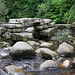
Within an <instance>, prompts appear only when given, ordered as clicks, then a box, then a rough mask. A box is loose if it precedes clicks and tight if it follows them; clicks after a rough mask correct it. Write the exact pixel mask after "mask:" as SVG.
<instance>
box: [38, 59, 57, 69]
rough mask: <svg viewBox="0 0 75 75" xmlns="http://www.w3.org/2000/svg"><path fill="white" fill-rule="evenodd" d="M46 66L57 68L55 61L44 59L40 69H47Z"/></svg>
mask: <svg viewBox="0 0 75 75" xmlns="http://www.w3.org/2000/svg"><path fill="white" fill-rule="evenodd" d="M48 68H57V63H56V62H55V61H53V60H46V61H44V62H43V63H42V64H41V65H40V68H39V69H40V70H44V69H48Z"/></svg>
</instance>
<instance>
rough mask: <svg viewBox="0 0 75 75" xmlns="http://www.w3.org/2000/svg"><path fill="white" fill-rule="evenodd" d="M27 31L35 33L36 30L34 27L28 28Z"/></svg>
mask: <svg viewBox="0 0 75 75" xmlns="http://www.w3.org/2000/svg"><path fill="white" fill-rule="evenodd" d="M25 31H26V32H33V31H34V28H33V27H28V28H27V29H26V30H25Z"/></svg>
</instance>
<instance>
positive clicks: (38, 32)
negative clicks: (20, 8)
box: [0, 18, 75, 75]
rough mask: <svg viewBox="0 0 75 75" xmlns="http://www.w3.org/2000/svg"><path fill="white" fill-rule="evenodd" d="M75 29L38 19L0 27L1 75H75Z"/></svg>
mask: <svg viewBox="0 0 75 75" xmlns="http://www.w3.org/2000/svg"><path fill="white" fill-rule="evenodd" d="M69 26H70V27H71V28H69ZM74 28H75V23H73V24H72V25H71V24H55V23H54V22H52V20H51V19H36V18H34V19H33V18H20V19H10V20H9V24H1V27H0V36H1V37H0V75H66V74H67V75H75V31H74V30H75V29H74ZM3 38H4V39H5V40H4V39H3Z"/></svg>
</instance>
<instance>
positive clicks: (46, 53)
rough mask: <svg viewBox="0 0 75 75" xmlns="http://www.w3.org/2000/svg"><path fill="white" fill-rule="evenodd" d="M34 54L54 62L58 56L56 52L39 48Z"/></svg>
mask: <svg viewBox="0 0 75 75" xmlns="http://www.w3.org/2000/svg"><path fill="white" fill-rule="evenodd" d="M36 53H41V54H42V56H43V58H45V59H53V60H55V59H58V57H59V55H58V54H57V53H56V52H54V51H52V50H50V49H48V48H39V49H37V50H36Z"/></svg>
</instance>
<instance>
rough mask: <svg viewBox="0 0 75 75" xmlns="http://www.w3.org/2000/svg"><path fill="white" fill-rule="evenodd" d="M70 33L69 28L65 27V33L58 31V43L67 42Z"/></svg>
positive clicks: (56, 34) (56, 35)
mask: <svg viewBox="0 0 75 75" xmlns="http://www.w3.org/2000/svg"><path fill="white" fill-rule="evenodd" d="M69 34H70V31H69V29H64V30H63V33H62V34H61V35H59V34H58V33H55V38H56V41H55V42H56V44H60V43H62V42H65V41H66V40H67V38H68V35H69Z"/></svg>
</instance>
